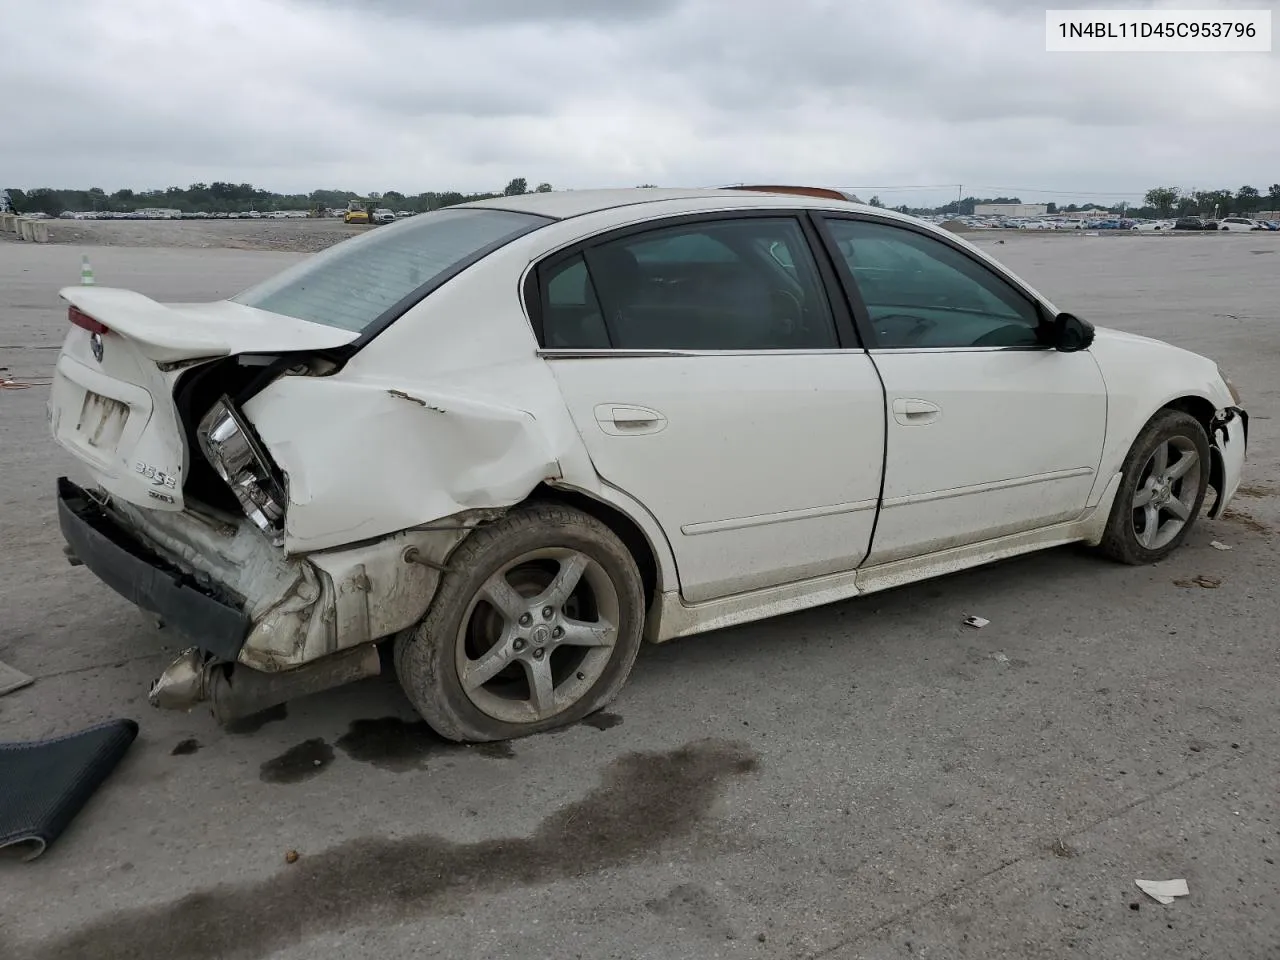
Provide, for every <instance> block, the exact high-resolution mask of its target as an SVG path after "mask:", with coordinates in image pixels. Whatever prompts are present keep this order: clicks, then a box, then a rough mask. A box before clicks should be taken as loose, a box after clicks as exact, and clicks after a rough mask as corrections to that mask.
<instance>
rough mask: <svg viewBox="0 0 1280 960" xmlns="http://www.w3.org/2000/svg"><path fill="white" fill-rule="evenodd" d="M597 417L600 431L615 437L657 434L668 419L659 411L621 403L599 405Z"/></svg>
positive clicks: (597, 406) (596, 412) (596, 410)
mask: <svg viewBox="0 0 1280 960" xmlns="http://www.w3.org/2000/svg"><path fill="white" fill-rule="evenodd" d="M595 415H596V423H598V424H599V425H600V429H601V430H603V431H604V432H605V433H610V434H613V435H614V436H629V435H632V434H640V433H657V432H658V431H660V430H663V429H664V428H665V427H666V425H667V418H666V417H664V416H663V415H662V414H660V413H659V412H658V411H657V410H650V409H649V408H648V407H633V406H630V405H626V404H620V403H601V404H597V405H596V408H595Z"/></svg>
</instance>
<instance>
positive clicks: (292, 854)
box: [284, 850, 298, 863]
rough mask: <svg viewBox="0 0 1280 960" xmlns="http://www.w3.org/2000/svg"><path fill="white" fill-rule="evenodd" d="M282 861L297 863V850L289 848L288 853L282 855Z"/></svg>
mask: <svg viewBox="0 0 1280 960" xmlns="http://www.w3.org/2000/svg"><path fill="white" fill-rule="evenodd" d="M284 862H285V863H297V862H298V851H297V850H290V851H289V852H288V853H286V854H285V855H284Z"/></svg>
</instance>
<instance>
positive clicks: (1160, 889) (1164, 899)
mask: <svg viewBox="0 0 1280 960" xmlns="http://www.w3.org/2000/svg"><path fill="white" fill-rule="evenodd" d="M1133 882H1134V883H1136V884H1137V885H1138V889H1139V890H1141V891H1142V892H1143V893H1145V894H1146V895H1147V896H1149V897H1150V898H1151V899H1152V900H1155V901H1156V902H1157V903H1164V904H1169V903H1173V900H1174V897H1187V896H1190V895H1191V891H1190V890H1188V889H1187V881H1186V880H1183V879H1178V880H1135V881H1133Z"/></svg>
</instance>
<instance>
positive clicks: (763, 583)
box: [534, 214, 885, 602]
mask: <svg viewBox="0 0 1280 960" xmlns="http://www.w3.org/2000/svg"><path fill="white" fill-rule="evenodd" d="M811 231H812V227H811V226H809V225H807V223H806V222H804V221H802V220H801V219H799V218H798V217H796V216H793V215H790V214H786V215H756V214H751V215H749V216H706V217H697V218H682V219H681V221H680V222H678V223H673V224H667V225H651V226H649V227H647V228H642V229H639V230H631V231H628V232H626V233H624V234H621V235H613V236H612V237H610V238H606V239H605V240H603V241H601V242H594V243H592V244H589V245H587V246H585V247H583V248H578V249H573V250H569V251H565V252H563V253H561V254H558V255H557V256H556V257H555V258H554V259H553V260H551V261H549V262H547V263H545V264H543V265H542V266H541V267H540V268H539V284H538V285H539V288H540V291H541V292H540V298H541V299H540V303H539V304H538V309H537V310H535V311H534V313H535V326H536V327H537V328H538V332H539V335H540V342H541V343H542V344H543V346H544V349H543V351H542V353H543V356H544V357H545V358H546V359H547V361H548V363H549V365H550V367H551V369H552V371H553V373H554V375H555V377H556V379H557V381H558V382H559V384H560V388H561V391H562V393H563V396H564V398H565V400H566V403H567V405H568V408H569V410H570V413H571V414H572V417H573V420H574V423H575V425H576V426H577V429H578V431H579V433H580V434H581V436H582V439H583V442H584V444H585V445H586V448H587V450H588V452H589V453H590V456H591V459H592V461H593V463H594V465H595V468H596V470H597V471H598V472H599V474H600V475H601V476H602V477H603V478H604V479H605V481H606V482H608V483H610V484H612V485H613V486H615V487H617V488H619V489H621V490H623V491H625V492H626V493H628V494H630V495H631V496H632V497H634V498H635V499H636V500H638V501H639V502H640V503H642V504H643V505H644V506H645V507H646V508H647V509H648V510H649V511H650V512H651V513H652V514H653V516H654V517H655V518H656V519H657V521H658V522H659V523H660V524H661V526H662V529H663V530H664V532H665V533H666V536H667V539H668V540H669V542H670V544H671V547H672V550H673V552H674V555H675V558H676V563H677V566H678V569H679V574H680V585H681V590H682V592H683V595H684V597H685V599H687V600H689V601H692V602H698V601H705V600H711V599H714V598H717V597H723V596H726V595H729V594H734V593H740V592H743V591H747V590H753V589H759V588H763V587H770V586H775V585H778V584H783V583H787V582H790V581H795V580H800V579H804V578H808V577H815V576H820V575H823V574H829V573H834V572H838V571H845V570H850V569H853V568H855V567H856V566H857V565H858V564H859V563H860V562H861V560H862V558H863V556H864V555H865V554H866V552H867V548H868V545H869V543H870V538H871V530H872V527H873V525H874V521H875V516H876V507H877V501H878V497H879V492H880V477H881V462H882V459H883V455H884V431H885V413H884V395H883V391H882V389H881V387H880V382H879V379H878V377H877V375H876V371H875V368H874V367H873V366H872V364H871V361H870V360H869V358H868V357H867V355H866V353H865V352H864V351H863V350H862V349H860V348H859V347H858V346H857V345H856V343H855V342H854V339H855V337H854V333H853V328H852V325H851V323H850V321H849V318H848V315H847V312H846V311H845V310H844V308H842V307H841V306H840V305H839V304H838V303H837V304H833V303H832V302H831V298H829V297H828V294H827V290H828V289H829V284H831V283H832V282H834V275H833V274H832V273H831V267H830V264H829V262H826V261H824V260H823V259H822V258H820V257H815V256H814V252H813V250H812V249H811V246H810V238H811V236H812V234H811Z"/></svg>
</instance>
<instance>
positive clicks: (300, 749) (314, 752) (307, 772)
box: [258, 737, 333, 783]
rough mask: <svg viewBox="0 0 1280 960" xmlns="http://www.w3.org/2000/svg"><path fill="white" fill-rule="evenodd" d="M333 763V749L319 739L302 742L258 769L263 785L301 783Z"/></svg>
mask: <svg viewBox="0 0 1280 960" xmlns="http://www.w3.org/2000/svg"><path fill="white" fill-rule="evenodd" d="M331 763H333V747H331V746H329V744H327V743H325V742H324V741H323V740H321V739H320V738H319V737H317V738H316V739H314V740H304V741H302V743H300V744H298V745H297V746H296V747H290V748H289V749H288V750H286V751H285V752H284V753H282V754H280V756H278V757H275V758H274V759H272V760H268V761H267V762H266V763H264V764H263V765H262V766H261V768H259V772H258V776H259V777H260V778H261V779H262V782H263V783H301V782H302V781H303V780H309V779H311V778H312V777H314V776H315V775H316V774H317V773H319V772H320V771H322V770H323V769H324V768H325V767H327V766H329V764H331Z"/></svg>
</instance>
